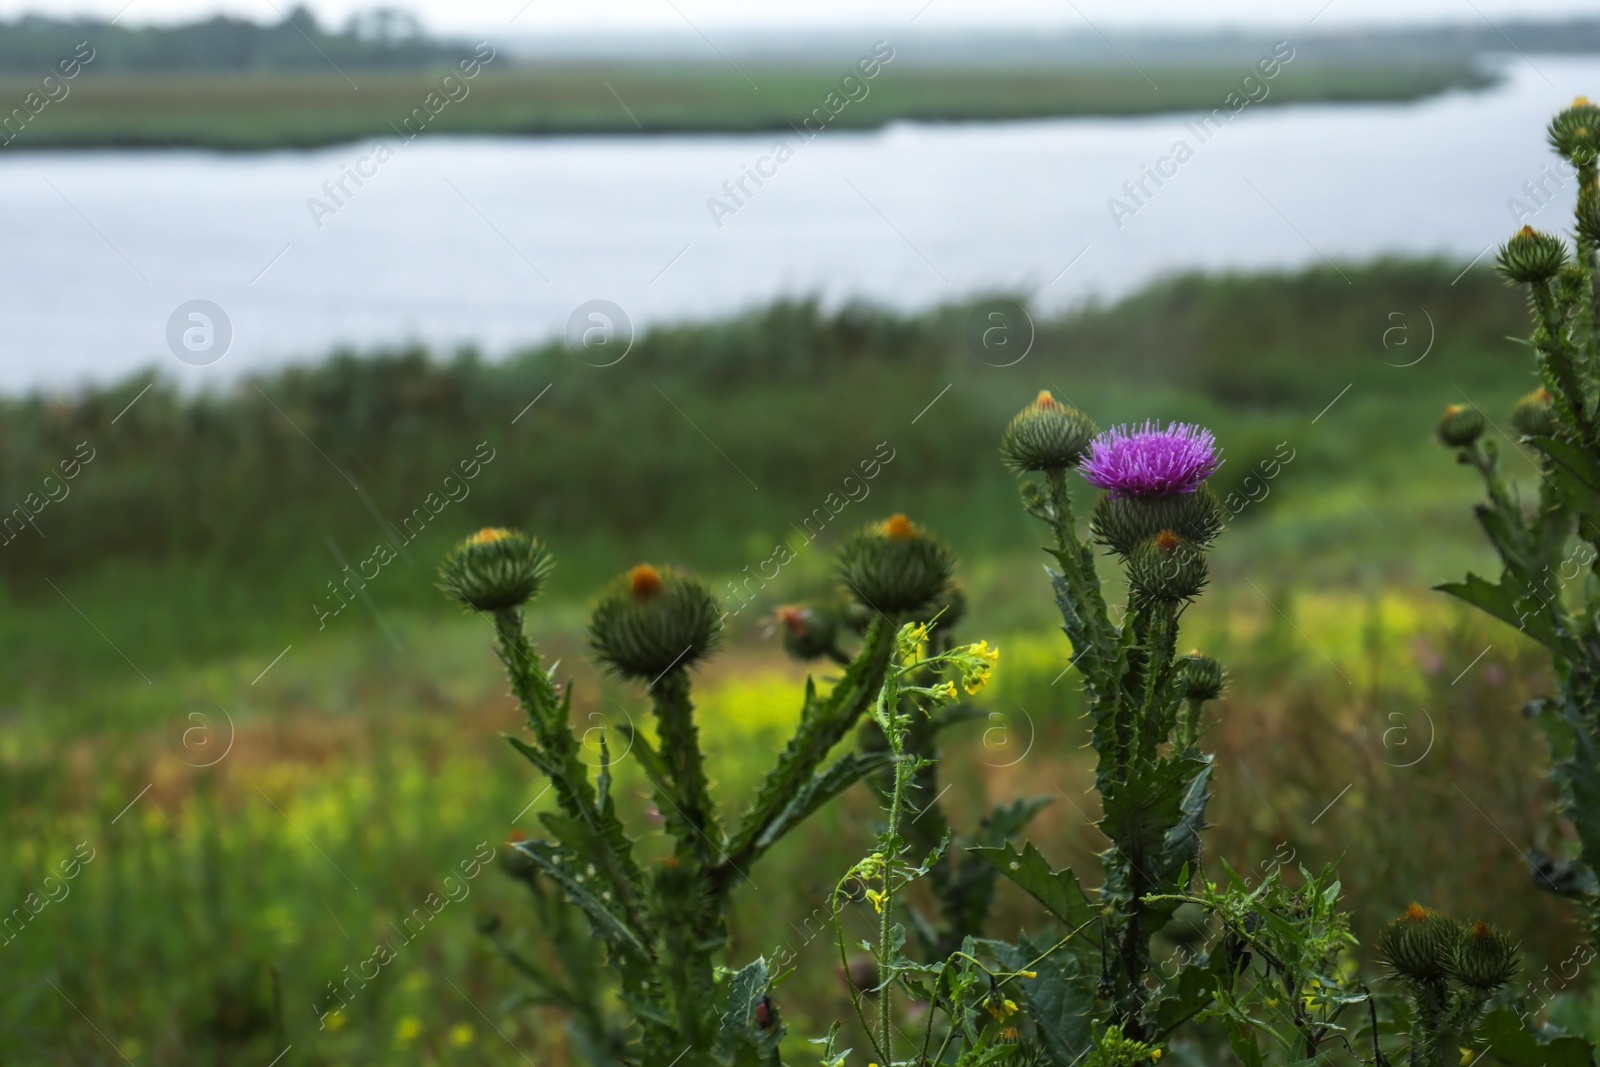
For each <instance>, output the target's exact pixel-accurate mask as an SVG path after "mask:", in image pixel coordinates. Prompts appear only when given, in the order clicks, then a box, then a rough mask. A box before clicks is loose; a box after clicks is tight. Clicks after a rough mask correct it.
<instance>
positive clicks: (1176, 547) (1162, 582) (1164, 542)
mask: <svg viewBox="0 0 1600 1067" xmlns="http://www.w3.org/2000/svg"><path fill="white" fill-rule="evenodd" d="M1210 574H1211V572H1210V568H1209V567H1208V565H1207V564H1206V557H1205V554H1204V553H1203V552H1201V551H1200V548H1199V546H1197V545H1196V544H1195V543H1194V542H1192V541H1189V540H1188V539H1186V538H1183V537H1180V536H1179V535H1178V534H1176V533H1174V532H1173V531H1171V530H1162V531H1161V532H1160V533H1158V534H1156V535H1155V536H1154V537H1152V538H1150V539H1148V540H1146V541H1144V542H1142V543H1141V544H1140V545H1139V546H1138V547H1137V548H1135V549H1134V550H1133V553H1132V554H1131V555H1130V556H1129V557H1128V583H1129V584H1130V585H1131V586H1132V587H1133V588H1134V590H1135V591H1137V592H1139V593H1141V594H1143V595H1144V596H1146V597H1149V598H1150V599H1152V600H1160V601H1165V602H1168V603H1175V602H1177V601H1180V600H1190V599H1193V598H1194V597H1196V596H1198V595H1199V594H1200V591H1201V590H1202V589H1204V588H1205V586H1206V581H1207V580H1208V579H1209V578H1210Z"/></svg>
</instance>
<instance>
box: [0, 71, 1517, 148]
mask: <svg viewBox="0 0 1600 1067" xmlns="http://www.w3.org/2000/svg"><path fill="white" fill-rule="evenodd" d="M510 63H511V61H510V60H509V59H506V58H504V57H501V58H499V59H498V60H495V61H493V62H491V64H490V65H489V66H487V67H486V68H484V70H483V72H482V73H481V74H479V75H478V76H477V77H476V78H475V79H473V80H470V81H465V82H462V81H460V80H459V79H458V80H457V81H456V82H453V83H451V84H450V85H449V86H447V87H446V89H445V90H441V77H442V73H443V72H442V71H440V72H429V71H410V72H404V73H397V72H389V71H354V72H352V73H351V78H352V80H353V84H352V81H347V80H346V79H345V78H344V77H341V76H340V75H339V74H337V73H335V72H333V71H328V72H327V73H326V74H294V75H284V74H280V75H231V76H230V75H214V74H203V73H196V74H185V75H181V76H180V75H171V76H163V75H126V74H120V73H117V74H113V73H109V72H107V73H97V72H95V71H94V70H93V68H92V67H91V68H89V69H88V70H87V71H86V72H85V73H84V75H83V76H82V77H81V78H80V79H79V80H78V81H76V82H74V83H72V85H71V93H70V95H69V96H68V97H66V98H65V99H63V100H61V101H60V102H59V103H52V104H49V105H47V106H46V107H45V108H44V109H43V111H41V112H40V113H39V114H38V115H37V116H36V117H35V118H33V119H32V120H31V121H30V122H29V123H28V124H27V125H26V127H25V128H24V129H23V130H22V132H21V133H20V134H18V135H17V136H16V139H15V140H14V141H12V142H10V147H11V148H12V149H13V150H19V149H26V148H63V147H110V146H119V147H158V146H159V147H179V146H182V147H199V148H215V149H225V150H256V149H271V148H290V147H311V146H317V145H326V144H336V143H340V142H344V141H353V140H359V139H366V138H382V139H387V140H389V141H390V142H391V143H392V142H394V141H396V140H397V139H398V138H400V137H403V136H406V134H405V132H404V130H405V129H406V120H407V119H408V117H411V116H413V113H414V112H417V109H422V108H424V104H425V100H426V99H427V98H428V96H429V94H430V93H435V94H438V96H437V97H436V99H438V98H443V97H445V96H447V95H448V96H450V97H452V98H453V99H454V100H455V101H456V102H452V103H449V104H447V105H445V106H443V107H442V110H439V109H438V105H437V104H436V105H435V106H434V110H437V111H438V113H437V115H436V116H429V115H428V113H427V111H422V112H420V113H418V114H417V117H416V119H414V120H413V122H412V125H411V127H410V129H412V130H424V132H425V133H427V134H434V133H454V134H574V133H638V132H640V131H644V132H651V133H669V132H723V133H733V132H752V131H769V130H770V131H777V132H780V133H789V132H790V130H791V129H792V128H793V127H795V126H798V125H800V124H801V123H802V122H803V121H804V120H805V119H806V118H807V117H808V116H811V115H812V114H813V112H814V111H815V110H816V109H819V108H824V107H825V106H826V101H827V98H828V96H829V94H830V93H838V94H839V95H838V97H837V98H836V99H842V98H843V97H844V95H845V93H844V92H843V91H841V89H840V82H841V79H842V78H843V77H844V76H845V75H846V74H847V73H849V72H850V69H851V68H850V67H849V66H848V65H845V64H841V65H840V66H839V67H838V68H837V69H834V68H829V67H803V66H792V65H786V66H762V65H760V64H754V65H752V64H748V63H746V64H743V69H744V73H740V71H738V70H735V69H733V68H732V67H729V66H726V65H721V64H718V65H707V64H690V63H679V64H671V65H669V64H661V63H647V64H637V63H636V64H626V65H623V64H599V63H572V62H565V63H541V64H540V65H538V66H537V67H533V66H512V65H510ZM1251 69H1252V68H1251V66H1250V65H1249V64H1247V63H1242V64H1235V65H1213V66H1151V65H1149V64H1146V69H1145V74H1140V73H1139V72H1137V71H1135V70H1133V69H1130V68H1128V67H1123V66H1113V67H1101V66H1091V67H1074V68H1059V67H1049V68H1045V67H1023V68H1017V69H1006V68H981V67H968V66H957V67H948V68H946V67H936V66H927V65H922V66H918V65H913V64H911V63H909V62H908V61H907V60H904V59H901V60H899V61H898V62H894V61H891V62H890V63H889V64H887V65H885V66H883V67H882V68H881V69H880V70H879V72H878V73H877V75H876V77H874V78H872V79H870V80H866V81H864V82H859V83H858V84H860V85H861V86H863V88H856V87H853V86H852V87H851V88H850V90H849V95H851V96H853V97H856V98H857V100H856V102H852V103H849V104H847V105H843V106H842V110H841V109H840V105H839V104H837V103H836V104H834V105H833V107H832V108H831V109H830V110H833V111H836V112H837V114H836V115H832V116H830V117H828V121H827V122H826V126H827V127H828V128H835V129H872V128H876V127H878V126H882V125H883V124H885V123H888V122H892V121H895V120H899V119H917V120H924V121H933V122H941V121H949V122H963V121H994V120H1007V119H1032V118H1052V117H1061V116H1082V115H1140V114H1152V113H1157V112H1172V111H1199V110H1205V111H1210V110H1211V109H1213V108H1218V107H1222V106H1224V100H1225V99H1226V98H1227V96H1228V94H1229V93H1230V92H1239V91H1240V82H1241V79H1243V78H1244V76H1245V75H1246V74H1248V73H1250V72H1251ZM1145 75H1148V78H1149V80H1147V78H1146V76H1145ZM747 77H748V80H747ZM1485 84H1487V79H1486V77H1485V76H1484V75H1483V74H1482V73H1480V72H1478V71H1477V70H1476V69H1475V68H1474V67H1473V66H1472V65H1471V64H1470V63H1468V62H1466V61H1464V60H1455V59H1448V60H1426V61H1421V62H1417V63H1413V64H1406V65H1404V66H1399V65H1384V66H1358V65H1349V64H1321V65H1317V64H1315V63H1313V62H1311V61H1309V60H1306V59H1303V58H1302V59H1300V60H1299V61H1298V62H1297V63H1291V64H1290V65H1289V66H1286V67H1284V68H1283V69H1282V70H1281V71H1280V73H1279V74H1278V76H1277V77H1276V78H1275V79H1274V80H1272V81H1270V82H1268V83H1266V85H1267V88H1268V89H1269V90H1270V93H1269V95H1268V96H1266V97H1265V98H1264V99H1263V100H1262V104H1264V105H1269V106H1270V105H1276V104H1288V103H1308V102H1329V101H1338V102H1354V101H1396V100H1413V99H1417V98H1419V97H1424V96H1429V95H1432V94H1435V93H1439V92H1442V91H1444V90H1446V89H1451V88H1458V87H1463V86H1470V87H1479V86H1482V85H1485ZM1156 86H1159V89H1158V88H1156ZM357 87H359V88H357ZM34 88H35V86H33V85H32V84H31V83H28V82H25V81H15V80H0V101H15V106H20V105H21V102H22V100H23V99H24V98H25V97H26V96H27V94H28V93H29V92H30V91H31V90H33V89H34ZM863 91H865V94H866V95H864V96H863V95H862V93H863ZM1251 91H1252V95H1259V93H1260V92H1261V90H1260V89H1258V88H1252V90H1251ZM463 93H465V95H463ZM6 106H7V107H10V106H13V105H9V104H8V105H6ZM823 114H824V115H827V114H828V112H827V111H824V112H823ZM423 119H426V122H423V121H422V120H423ZM818 125H819V120H813V122H812V128H814V129H815V128H817V127H818Z"/></svg>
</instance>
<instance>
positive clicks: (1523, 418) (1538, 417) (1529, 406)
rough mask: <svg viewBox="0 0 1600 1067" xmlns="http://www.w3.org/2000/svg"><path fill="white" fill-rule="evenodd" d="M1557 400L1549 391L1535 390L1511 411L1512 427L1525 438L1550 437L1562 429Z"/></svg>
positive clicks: (1519, 401) (1518, 402)
mask: <svg viewBox="0 0 1600 1067" xmlns="http://www.w3.org/2000/svg"><path fill="white" fill-rule="evenodd" d="M1554 400H1555V398H1554V397H1552V396H1551V395H1550V391H1549V390H1548V389H1543V388H1540V389H1535V390H1534V391H1533V392H1531V393H1529V394H1528V395H1527V396H1525V397H1523V398H1522V399H1521V400H1518V401H1517V403H1516V406H1515V407H1513V408H1512V409H1511V425H1512V426H1514V427H1515V428H1516V430H1517V432H1518V433H1520V434H1522V435H1523V436H1524V437H1550V436H1553V435H1554V434H1555V433H1556V431H1557V430H1559V429H1561V422H1560V420H1559V419H1557V417H1556V408H1555V403H1554Z"/></svg>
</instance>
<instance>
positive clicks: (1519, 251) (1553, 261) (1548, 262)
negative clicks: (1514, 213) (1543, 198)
mask: <svg viewBox="0 0 1600 1067" xmlns="http://www.w3.org/2000/svg"><path fill="white" fill-rule="evenodd" d="M1566 265H1567V246H1566V245H1564V244H1562V242H1561V239H1560V238H1559V237H1552V236H1551V235H1550V234H1548V233H1540V232H1539V231H1538V230H1536V229H1534V228H1533V227H1532V226H1524V227H1523V228H1522V229H1521V230H1519V231H1518V232H1517V235H1516V236H1515V237H1513V238H1511V240H1509V241H1507V242H1506V243H1505V244H1503V245H1501V246H1500V254H1499V255H1498V256H1497V257H1496V259H1495V268H1496V269H1497V270H1499V271H1500V273H1501V274H1503V275H1505V277H1506V278H1507V279H1508V280H1510V281H1513V282H1520V283H1522V284H1524V285H1534V284H1539V283H1543V282H1548V281H1550V279H1552V278H1554V277H1555V276H1556V275H1557V274H1559V273H1560V272H1561V268H1562V267H1565V266H1566Z"/></svg>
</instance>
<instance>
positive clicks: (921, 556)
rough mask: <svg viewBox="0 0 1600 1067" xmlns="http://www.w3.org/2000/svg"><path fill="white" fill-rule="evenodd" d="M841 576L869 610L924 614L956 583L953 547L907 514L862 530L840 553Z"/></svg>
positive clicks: (847, 542) (846, 543) (894, 516)
mask: <svg viewBox="0 0 1600 1067" xmlns="http://www.w3.org/2000/svg"><path fill="white" fill-rule="evenodd" d="M838 567H839V575H840V577H842V578H843V579H844V581H845V584H846V585H848V586H849V587H850V589H851V591H852V592H854V593H855V595H856V597H857V598H858V599H860V601H861V602H862V603H863V604H865V605H866V606H867V607H869V608H872V609H873V610H875V611H882V612H886V613H901V612H911V611H918V610H922V609H924V608H926V607H927V606H928V604H929V603H930V602H931V601H933V600H935V599H936V598H937V597H939V596H941V595H942V594H943V593H944V591H945V588H946V587H947V586H948V585H949V584H950V575H951V572H952V571H954V570H955V558H954V557H953V556H952V555H951V553H950V549H949V547H947V546H946V545H945V543H944V542H943V541H940V540H939V539H938V538H937V537H934V536H933V535H932V534H929V533H927V532H926V531H924V530H923V529H921V528H920V527H918V526H917V525H916V524H914V523H913V522H912V521H911V520H910V519H907V518H906V517H905V516H904V515H893V516H891V517H889V518H888V519H886V520H885V521H883V522H878V523H873V524H872V525H870V526H867V527H865V528H864V529H862V530H860V531H858V532H857V533H856V534H855V535H853V536H852V537H851V538H850V540H848V541H846V542H845V545H844V548H842V549H841V550H840V552H839V563H838Z"/></svg>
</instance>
